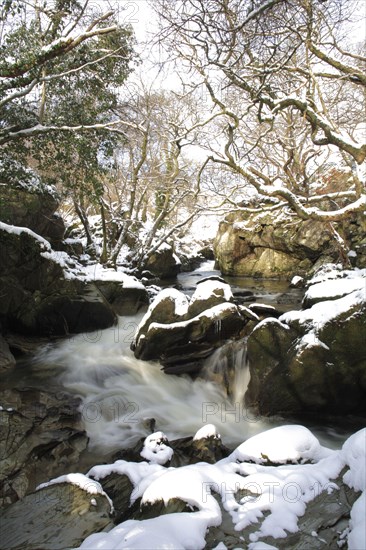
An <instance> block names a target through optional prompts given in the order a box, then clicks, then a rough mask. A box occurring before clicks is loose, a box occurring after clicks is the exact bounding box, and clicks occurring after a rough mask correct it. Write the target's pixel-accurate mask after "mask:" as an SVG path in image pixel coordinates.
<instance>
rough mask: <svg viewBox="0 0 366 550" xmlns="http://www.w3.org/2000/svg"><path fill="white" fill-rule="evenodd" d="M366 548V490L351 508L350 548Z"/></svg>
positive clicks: (354, 549)
mask: <svg viewBox="0 0 366 550" xmlns="http://www.w3.org/2000/svg"><path fill="white" fill-rule="evenodd" d="M361 548H366V492H365V491H364V492H363V493H362V495H361V496H360V497H359V498H358V499H357V500H356V502H355V503H354V505H353V507H352V510H351V520H350V532H349V533H348V550H360V549H361Z"/></svg>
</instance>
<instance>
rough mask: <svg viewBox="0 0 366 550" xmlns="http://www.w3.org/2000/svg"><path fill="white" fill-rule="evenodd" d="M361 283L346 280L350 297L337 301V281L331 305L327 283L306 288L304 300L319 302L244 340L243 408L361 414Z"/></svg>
mask: <svg viewBox="0 0 366 550" xmlns="http://www.w3.org/2000/svg"><path fill="white" fill-rule="evenodd" d="M364 282H365V279H362V277H359V278H358V284H357V280H356V279H354V278H349V279H345V280H344V281H343V285H344V292H346V290H347V289H348V292H349V293H348V294H345V295H344V296H342V297H341V298H339V297H337V296H338V295H339V294H342V291H341V290H340V289H339V286H340V287H341V288H342V285H339V281H338V284H337V285H335V286H334V289H333V290H334V292H335V293H336V295H335V296H333V299H330V298H331V296H330V294H331V286H329V281H328V282H325V283H323V284H321V288H315V289H314V288H313V287H310V289H309V291H308V295H309V296H316V297H317V299H319V300H320V299H321V297H322V296H323V300H322V301H318V302H316V303H315V304H314V305H312V307H310V308H309V309H306V310H304V311H290V312H288V313H285V314H284V315H282V316H281V317H280V318H279V319H266V320H265V321H262V322H261V323H260V324H259V325H257V326H256V328H255V329H254V331H253V332H252V334H251V335H250V336H249V339H248V357H249V363H250V374H251V379H250V383H249V387H248V391H247V393H246V404H247V405H248V406H250V407H254V408H255V409H256V410H257V411H258V412H259V413H260V414H264V415H273V414H282V415H289V414H290V415H291V414H297V413H301V414H305V413H307V412H308V413H309V414H310V413H313V414H314V413H322V414H334V415H339V414H359V415H364V414H365V413H366V348H365V334H366V291H365V290H366V288H365V285H364ZM318 284H320V283H318ZM318 284H316V285H313V286H315V287H317V286H318ZM327 289H328V291H327ZM352 289H353V291H352Z"/></svg>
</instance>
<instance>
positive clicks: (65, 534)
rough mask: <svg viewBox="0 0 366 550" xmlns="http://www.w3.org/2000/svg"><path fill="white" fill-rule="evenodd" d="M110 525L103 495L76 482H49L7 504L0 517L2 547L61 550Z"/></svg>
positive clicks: (8, 549) (13, 549)
mask: <svg viewBox="0 0 366 550" xmlns="http://www.w3.org/2000/svg"><path fill="white" fill-rule="evenodd" d="M111 526H113V523H112V521H111V519H110V502H109V500H108V498H107V497H106V495H103V494H90V493H89V492H88V491H87V490H83V489H82V488H80V487H78V486H77V485H74V484H71V483H60V484H58V485H49V486H48V487H45V488H43V489H41V490H39V491H37V492H35V493H31V494H29V495H27V496H26V497H25V498H24V499H23V500H21V501H19V502H16V503H15V504H13V505H12V506H10V507H9V508H8V509H7V510H5V512H4V513H3V514H2V518H1V547H2V548H3V550H21V549H27V550H39V549H40V548H42V550H64V549H65V548H75V547H78V546H80V544H81V543H82V542H83V540H84V539H85V538H86V537H88V536H89V535H90V534H92V533H95V532H98V531H101V530H103V529H107V528H108V527H111Z"/></svg>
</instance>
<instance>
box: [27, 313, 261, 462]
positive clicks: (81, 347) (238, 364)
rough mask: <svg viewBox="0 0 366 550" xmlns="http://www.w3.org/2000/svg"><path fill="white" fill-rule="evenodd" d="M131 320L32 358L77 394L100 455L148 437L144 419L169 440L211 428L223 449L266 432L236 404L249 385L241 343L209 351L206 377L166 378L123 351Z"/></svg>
mask: <svg viewBox="0 0 366 550" xmlns="http://www.w3.org/2000/svg"><path fill="white" fill-rule="evenodd" d="M126 319H127V320H126ZM139 320H140V319H139V318H137V317H135V318H133V317H130V318H120V322H119V325H118V327H112V328H110V329H106V330H104V331H100V332H96V333H88V334H80V335H77V336H74V337H73V338H70V339H69V340H64V341H62V342H60V343H58V344H56V345H53V346H49V347H48V348H47V349H45V350H43V351H42V352H41V353H40V354H39V355H38V356H37V358H36V360H37V362H38V363H40V364H41V365H49V364H53V365H56V366H57V367H58V368H60V369H61V370H60V382H61V383H62V384H63V386H64V387H65V388H66V389H67V390H69V391H70V392H72V393H74V394H77V395H79V396H80V397H81V399H82V404H81V415H82V420H83V423H84V427H85V429H86V431H87V434H88V436H89V438H90V447H91V448H95V449H98V450H99V451H100V450H103V451H104V452H106V453H107V452H110V451H113V450H116V449H121V448H128V447H131V446H132V445H134V444H135V443H136V441H137V440H138V439H139V438H141V437H145V436H146V435H147V434H148V433H150V432H151V426H152V425H153V420H152V419H154V420H155V428H156V429H157V430H162V431H164V432H165V433H166V435H167V436H168V438H169V439H174V438H178V437H184V436H189V435H194V433H195V432H196V431H197V430H198V429H199V428H200V427H201V426H203V425H204V424H208V423H210V424H215V425H216V427H217V428H218V430H219V432H220V433H221V435H222V438H223V441H224V443H226V444H227V445H235V444H238V443H240V442H242V441H243V440H244V439H246V438H247V437H250V436H251V435H254V434H256V433H258V432H260V431H262V430H263V429H264V428H265V427H266V426H265V425H264V423H263V421H259V419H258V418H251V417H250V416H249V415H247V413H246V410H245V409H244V406H243V396H244V392H245V389H246V386H247V383H248V380H249V370H248V368H247V367H246V366H245V364H246V361H245V353H246V352H245V346H243V345H242V344H241V345H240V343H238V342H234V343H231V344H230V345H229V344H228V345H226V346H225V347H224V348H221V349H220V350H217V351H216V352H215V353H214V354H213V356H211V358H209V360H208V362H207V364H206V366H205V369H204V373H203V376H205V378H206V379H203V378H199V379H196V380H192V379H191V378H189V377H188V376H179V377H178V376H174V375H167V374H165V373H163V372H162V370H161V368H160V365H159V364H158V363H153V362H148V361H140V360H137V359H136V358H135V357H134V356H133V354H132V352H131V351H130V349H129V345H130V341H131V340H132V337H133V332H134V329H135V327H136V326H137V324H138V322H139ZM225 372H227V373H228V380H227V381H226V380H225V374H224V373H225ZM219 373H221V374H219ZM227 388H228V390H227Z"/></svg>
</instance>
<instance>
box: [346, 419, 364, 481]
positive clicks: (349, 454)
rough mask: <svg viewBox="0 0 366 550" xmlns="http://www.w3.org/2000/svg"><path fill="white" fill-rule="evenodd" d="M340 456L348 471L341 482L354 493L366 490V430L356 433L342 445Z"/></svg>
mask: <svg viewBox="0 0 366 550" xmlns="http://www.w3.org/2000/svg"><path fill="white" fill-rule="evenodd" d="M342 454H343V457H344V460H345V463H346V464H348V466H349V467H350V469H349V470H348V472H346V473H345V474H344V476H343V481H344V482H345V483H346V484H347V485H348V486H349V487H352V489H355V491H364V490H365V489H366V428H364V429H363V430H360V431H358V432H356V433H355V434H353V435H351V437H349V438H348V439H347V441H346V442H345V443H344V444H343V447H342Z"/></svg>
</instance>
